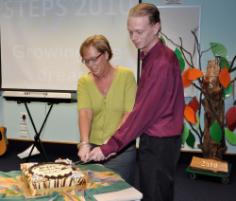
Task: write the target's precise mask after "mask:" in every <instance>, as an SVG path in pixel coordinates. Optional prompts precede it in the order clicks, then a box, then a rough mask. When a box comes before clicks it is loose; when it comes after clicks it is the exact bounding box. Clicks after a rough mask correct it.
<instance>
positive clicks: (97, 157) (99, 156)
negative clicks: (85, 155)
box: [89, 147, 106, 161]
mask: <svg viewBox="0 0 236 201" xmlns="http://www.w3.org/2000/svg"><path fill="white" fill-rule="evenodd" d="M89 159H90V160H93V161H103V160H105V159H106V157H105V156H104V155H103V153H102V150H101V148H100V147H95V148H94V149H92V151H91V152H90V153H89Z"/></svg>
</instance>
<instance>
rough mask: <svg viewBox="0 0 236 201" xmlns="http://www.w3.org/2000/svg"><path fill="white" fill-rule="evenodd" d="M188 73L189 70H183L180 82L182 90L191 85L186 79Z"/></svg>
mask: <svg viewBox="0 0 236 201" xmlns="http://www.w3.org/2000/svg"><path fill="white" fill-rule="evenodd" d="M188 71H189V69H187V70H185V71H184V72H183V74H182V82H183V86H184V88H186V87H189V86H190V85H191V84H192V81H191V80H189V79H188Z"/></svg>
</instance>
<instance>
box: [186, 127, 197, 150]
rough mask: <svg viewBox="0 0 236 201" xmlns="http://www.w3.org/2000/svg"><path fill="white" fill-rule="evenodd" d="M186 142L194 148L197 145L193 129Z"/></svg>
mask: <svg viewBox="0 0 236 201" xmlns="http://www.w3.org/2000/svg"><path fill="white" fill-rule="evenodd" d="M186 143H187V145H188V146H190V147H191V148H194V145H195V137H194V135H193V133H192V132H191V131H189V135H188V138H187V139H186Z"/></svg>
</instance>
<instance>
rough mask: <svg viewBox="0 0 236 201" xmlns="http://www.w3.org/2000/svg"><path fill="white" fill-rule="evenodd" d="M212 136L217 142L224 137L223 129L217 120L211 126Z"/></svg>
mask: <svg viewBox="0 0 236 201" xmlns="http://www.w3.org/2000/svg"><path fill="white" fill-rule="evenodd" d="M210 136H211V138H212V139H213V140H214V141H215V142H216V143H217V144H219V143H220V141H221V139H222V129H221V127H220V124H219V123H218V122H217V121H215V122H214V123H213V124H212V125H211V127H210Z"/></svg>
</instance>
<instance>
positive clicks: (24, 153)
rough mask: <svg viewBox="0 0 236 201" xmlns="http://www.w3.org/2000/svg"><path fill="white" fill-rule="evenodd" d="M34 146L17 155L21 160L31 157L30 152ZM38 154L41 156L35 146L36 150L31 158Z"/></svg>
mask: <svg viewBox="0 0 236 201" xmlns="http://www.w3.org/2000/svg"><path fill="white" fill-rule="evenodd" d="M33 146H34V145H33V144H32V145H31V146H30V147H28V148H27V149H26V150H24V151H22V152H21V153H19V154H17V156H18V157H19V158H20V159H23V158H26V157H28V156H29V154H30V151H31V149H32V147H33ZM37 154H40V152H39V150H38V149H37V147H36V146H34V149H33V151H32V153H31V156H34V155H37Z"/></svg>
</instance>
